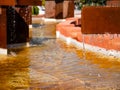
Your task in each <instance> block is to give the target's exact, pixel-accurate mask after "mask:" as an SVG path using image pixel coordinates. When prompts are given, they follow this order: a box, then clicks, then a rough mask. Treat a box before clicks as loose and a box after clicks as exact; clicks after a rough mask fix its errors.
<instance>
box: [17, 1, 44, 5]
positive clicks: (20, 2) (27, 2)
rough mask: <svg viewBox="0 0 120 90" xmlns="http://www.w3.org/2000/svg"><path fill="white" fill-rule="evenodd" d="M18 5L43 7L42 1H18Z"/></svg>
mask: <svg viewBox="0 0 120 90" xmlns="http://www.w3.org/2000/svg"><path fill="white" fill-rule="evenodd" d="M17 4H18V5H42V0H17Z"/></svg>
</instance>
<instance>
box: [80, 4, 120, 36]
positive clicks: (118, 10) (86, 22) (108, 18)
mask: <svg viewBox="0 0 120 90" xmlns="http://www.w3.org/2000/svg"><path fill="white" fill-rule="evenodd" d="M81 23H82V33H84V34H105V33H109V34H120V7H90V6H89V7H84V8H83V9H82V20H81Z"/></svg>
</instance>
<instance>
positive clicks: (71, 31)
mask: <svg viewBox="0 0 120 90" xmlns="http://www.w3.org/2000/svg"><path fill="white" fill-rule="evenodd" d="M71 22H72V21H71V19H70V20H69V19H67V21H65V22H62V23H59V24H57V26H56V29H57V31H59V33H60V34H62V35H64V36H65V37H66V38H72V39H75V40H77V41H78V42H82V43H83V42H84V43H85V44H88V45H91V46H93V47H94V46H95V47H100V48H104V49H106V50H117V51H120V36H119V35H115V34H113V35H112V34H82V32H81V28H80V27H75V25H74V24H71ZM112 36H113V38H111V37H112Z"/></svg>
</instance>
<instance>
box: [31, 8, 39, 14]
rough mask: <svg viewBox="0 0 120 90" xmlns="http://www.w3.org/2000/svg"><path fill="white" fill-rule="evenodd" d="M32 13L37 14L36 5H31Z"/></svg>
mask: <svg viewBox="0 0 120 90" xmlns="http://www.w3.org/2000/svg"><path fill="white" fill-rule="evenodd" d="M32 14H33V15H38V14H39V8H38V7H37V6H33V7H32Z"/></svg>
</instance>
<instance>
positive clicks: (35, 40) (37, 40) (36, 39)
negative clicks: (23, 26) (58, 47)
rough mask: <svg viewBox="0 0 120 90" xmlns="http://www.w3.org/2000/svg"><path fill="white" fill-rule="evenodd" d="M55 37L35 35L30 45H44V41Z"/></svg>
mask: <svg viewBox="0 0 120 90" xmlns="http://www.w3.org/2000/svg"><path fill="white" fill-rule="evenodd" d="M52 39H55V38H39V37H34V38H32V39H31V41H30V46H37V45H42V44H43V42H45V41H49V40H52Z"/></svg>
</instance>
